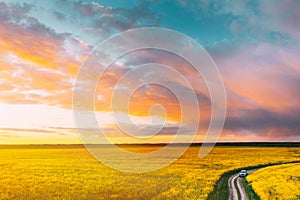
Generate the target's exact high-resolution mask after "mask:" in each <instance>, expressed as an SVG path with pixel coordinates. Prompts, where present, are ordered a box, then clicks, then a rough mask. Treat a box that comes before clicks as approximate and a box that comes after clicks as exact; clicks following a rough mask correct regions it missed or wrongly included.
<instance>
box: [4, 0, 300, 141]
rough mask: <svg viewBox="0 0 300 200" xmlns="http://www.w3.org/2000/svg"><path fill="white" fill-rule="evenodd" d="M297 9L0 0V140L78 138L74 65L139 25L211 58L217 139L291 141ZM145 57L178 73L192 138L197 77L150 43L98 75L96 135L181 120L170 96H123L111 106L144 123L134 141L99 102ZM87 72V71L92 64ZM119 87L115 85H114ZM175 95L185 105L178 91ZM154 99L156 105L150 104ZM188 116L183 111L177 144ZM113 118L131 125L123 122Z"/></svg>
mask: <svg viewBox="0 0 300 200" xmlns="http://www.w3.org/2000/svg"><path fill="white" fill-rule="evenodd" d="M299 7H300V2H299V1H297V0H266V1H258V0H254V1H253V0H243V1H242V0H241V1H239V0H236V1H228V0H225V1H218V0H211V1H208V0H190V1H186V0H172V1H171V0H147V1H138V0H136V1H133V0H132V1H123V0H95V1H83V0H82V1H81V0H80V1H79V0H53V1H46V0H31V1H29V0H28V1H24V0H18V1H17V0H7V1H3V0H0V144H45V143H51V144H63V143H81V140H80V137H79V135H78V134H77V132H76V130H75V128H76V125H75V122H74V116H73V110H72V108H73V105H72V98H73V92H74V87H75V82H76V77H77V74H78V72H79V69H80V67H81V66H82V64H83V63H84V61H85V60H86V59H87V58H88V55H89V54H90V52H91V51H92V50H93V49H94V48H95V47H96V46H97V45H98V44H99V43H100V42H102V41H104V40H106V39H108V38H110V37H112V36H114V35H116V34H118V33H121V32H123V31H126V30H129V29H133V28H141V27H162V28H168V29H172V30H175V31H178V32H181V33H183V34H185V35H187V36H189V37H191V38H193V39H194V40H195V41H197V42H198V43H199V44H201V45H202V46H203V47H204V48H205V49H206V51H207V52H208V53H209V55H210V56H211V58H212V59H213V60H214V62H215V63H216V65H217V66H218V69H219V71H220V74H221V75H222V78H223V81H224V85H225V89H226V95H227V115H226V120H225V124H224V129H223V131H222V134H221V136H220V138H219V141H244V142H247V141H298V142H299V141H300V101H299V99H300V89H299V85H300V57H299V53H300V43H299V42H300V20H299V19H300V12H299V11H298V10H299ZM142 39H143V38H137V40H142ZM147 62H148V63H149V62H150V63H151V62H155V63H161V64H165V65H169V66H173V68H174V69H176V70H177V71H179V72H180V73H182V74H184V75H185V76H186V77H187V80H188V81H189V82H190V84H191V85H192V86H193V89H194V91H196V94H197V101H198V103H199V109H200V110H201V119H200V124H199V130H198V135H197V137H196V138H195V142H199V141H200V142H201V141H202V140H203V137H204V135H205V131H206V129H207V126H208V123H209V120H210V116H211V102H210V96H209V93H208V91H207V87H206V86H205V82H203V79H202V78H201V77H200V76H199V74H197V73H196V72H195V70H193V68H192V67H191V66H190V65H189V64H188V63H186V62H185V60H183V59H180V58H178V57H176V56H174V55H172V54H170V53H168V52H163V51H155V50H139V51H136V52H133V53H132V54H130V55H125V56H123V57H121V58H119V59H118V60H116V61H115V62H114V63H112V64H111V66H110V68H109V69H108V71H106V72H105V74H104V77H103V80H102V82H101V84H99V86H98V87H97V90H96V92H95V105H94V107H95V115H96V118H97V120H98V122H99V124H101V127H102V128H103V130H104V132H105V133H104V134H105V135H107V136H108V137H109V138H110V139H111V141H113V142H116V143H131V142H133V143H135V142H140V141H141V140H140V138H142V139H143V137H148V135H147V134H146V133H145V130H147V131H146V132H148V131H149V132H151V131H154V132H155V131H157V130H160V128H162V126H163V125H164V127H163V128H162V129H161V130H160V132H159V134H158V135H156V136H153V137H148V138H147V140H142V141H146V142H169V141H171V140H172V138H173V137H174V134H176V131H177V130H178V128H179V126H181V125H182V124H180V120H181V119H182V112H181V109H180V108H181V107H180V104H179V102H178V99H177V98H176V95H174V94H173V93H172V92H171V91H170V90H168V89H167V88H165V87H162V86H159V85H155V84H146V85H144V86H142V87H140V88H138V89H137V90H136V91H135V92H134V93H133V95H132V96H131V99H130V101H129V109H127V110H122V109H120V110H118V111H117V114H119V115H120V116H129V117H130V118H131V119H132V121H133V123H134V125H138V126H140V127H143V128H144V129H143V131H140V132H137V133H135V134H136V136H138V137H140V138H139V139H135V138H133V137H129V136H127V135H126V134H124V133H122V131H121V130H119V129H118V127H117V125H116V122H115V121H114V117H113V115H114V111H113V110H112V109H111V107H110V105H109V104H110V102H111V95H112V91H113V90H114V85H115V84H116V83H117V81H118V80H119V79H120V78H121V77H122V76H123V75H124V74H125V73H126V72H128V71H130V70H131V69H134V68H135V67H136V66H138V65H141V64H145V63H147ZM88 70H90V71H89V72H90V75H91V76H93V73H94V71H93V70H94V69H92V68H91V69H88ZM148 75H149V76H150V75H151V72H149V71H145V72H143V71H140V72H139V74H137V75H136V76H137V77H135V78H136V79H138V78H139V76H141V77H147V76H148ZM163 75H165V73H161V77H158V78H161V79H165V80H166V81H168V83H170V84H172V85H173V86H174V87H176V88H177V89H178V91H179V92H181V94H182V96H185V94H186V93H185V92H186V91H187V89H186V85H185V84H184V83H182V82H180V81H178V80H176V78H174V77H173V76H172V75H168V76H166V77H163ZM127 87H128V85H126V84H124V85H123V86H122V85H120V86H119V88H117V89H116V90H125V91H126V90H127V89H128V88H127ZM183 101H186V102H183V103H187V104H188V103H189V99H188V98H183ZM157 104H161V105H162V106H163V110H161V108H160V109H156V110H155V107H153V105H157ZM151 108H154V109H152V110H151ZM149 110H150V111H151V112H152V111H153V113H152V114H154V115H153V117H152V119H150V118H149V113H150V114H151V112H149ZM190 113H193V110H190ZM195 118H197V116H193V115H192V114H191V115H190V117H185V121H184V123H183V126H184V130H185V133H184V134H183V135H182V141H184V138H185V137H187V136H188V135H189V123H191V122H192V121H194V120H195ZM161 119H163V123H164V124H162V120H161ZM151 120H152V121H151ZM121 123H123V124H125V126H126V127H129V130H131V127H130V126H131V125H132V124H126V123H127V121H124V122H123V121H122V122H121ZM87 128H88V127H87Z"/></svg>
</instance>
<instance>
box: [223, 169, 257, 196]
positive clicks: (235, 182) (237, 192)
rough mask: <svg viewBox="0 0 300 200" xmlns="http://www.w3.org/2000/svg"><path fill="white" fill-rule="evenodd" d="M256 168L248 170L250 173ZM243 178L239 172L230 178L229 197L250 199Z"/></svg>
mask: <svg viewBox="0 0 300 200" xmlns="http://www.w3.org/2000/svg"><path fill="white" fill-rule="evenodd" d="M254 171H255V170H250V171H248V174H250V173H252V172H254ZM242 179H243V178H240V177H239V173H237V174H234V175H232V176H231V177H230V178H229V180H228V187H229V199H230V200H248V196H247V193H246V191H245V188H244V187H243V184H242Z"/></svg>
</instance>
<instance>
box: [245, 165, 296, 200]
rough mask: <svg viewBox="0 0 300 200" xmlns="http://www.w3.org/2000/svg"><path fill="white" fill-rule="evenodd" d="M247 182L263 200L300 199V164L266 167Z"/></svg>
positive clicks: (251, 176)
mask: <svg viewBox="0 0 300 200" xmlns="http://www.w3.org/2000/svg"><path fill="white" fill-rule="evenodd" d="M247 180H248V181H249V182H250V183H251V184H252V187H253V189H254V191H255V192H256V193H257V194H258V195H259V196H260V198H261V199H262V200H264V199H270V200H272V199H285V200H289V199H290V200H295V199H300V163H296V164H284V165H278V166H272V167H266V168H263V169H260V170H258V171H256V172H254V173H253V174H250V175H249V176H248V177H247Z"/></svg>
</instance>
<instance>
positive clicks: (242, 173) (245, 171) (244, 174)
mask: <svg viewBox="0 0 300 200" xmlns="http://www.w3.org/2000/svg"><path fill="white" fill-rule="evenodd" d="M247 175H248V173H247V170H245V169H243V170H242V171H241V172H240V173H239V177H241V178H244V177H246V176H247Z"/></svg>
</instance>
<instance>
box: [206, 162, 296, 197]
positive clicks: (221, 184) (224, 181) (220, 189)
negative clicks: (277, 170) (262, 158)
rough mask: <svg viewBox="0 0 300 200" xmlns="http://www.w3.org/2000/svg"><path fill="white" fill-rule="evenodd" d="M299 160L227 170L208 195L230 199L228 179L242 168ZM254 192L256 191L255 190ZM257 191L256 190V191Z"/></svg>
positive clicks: (263, 165) (261, 166) (271, 164)
mask: <svg viewBox="0 0 300 200" xmlns="http://www.w3.org/2000/svg"><path fill="white" fill-rule="evenodd" d="M299 162H300V160H298V161H291V162H276V163H269V164H261V165H256V166H249V167H243V168H238V169H235V170H232V171H228V172H225V173H224V174H223V175H222V176H221V178H220V179H219V180H218V181H217V182H216V183H215V186H214V189H213V191H212V192H211V193H210V194H209V195H208V197H207V199H208V200H220V199H228V197H229V188H228V180H229V178H230V177H231V176H232V175H234V174H236V173H238V172H239V171H241V170H242V169H246V170H252V169H260V168H263V167H269V166H273V165H281V164H289V163H299ZM253 192H254V191H253ZM254 193H255V192H254Z"/></svg>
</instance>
